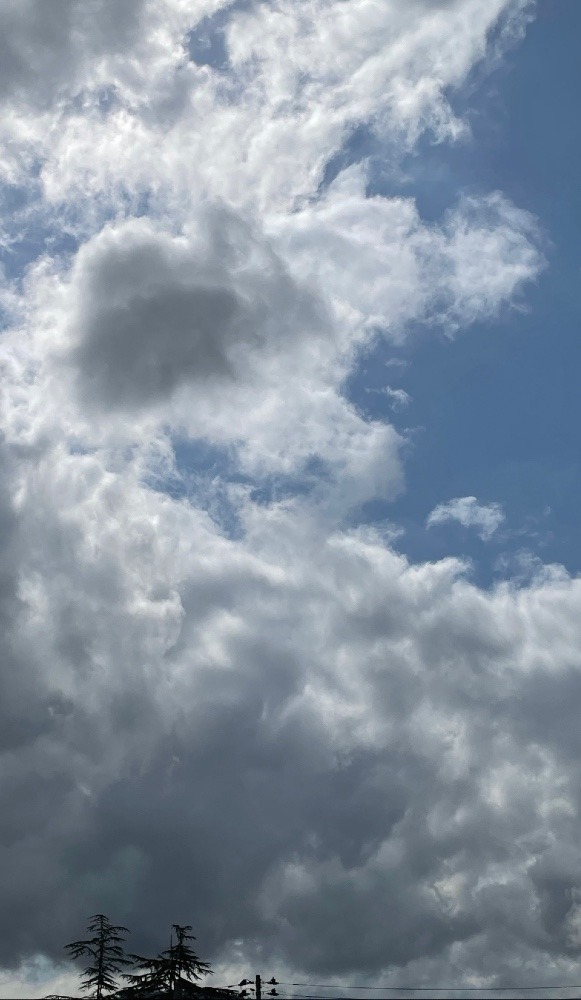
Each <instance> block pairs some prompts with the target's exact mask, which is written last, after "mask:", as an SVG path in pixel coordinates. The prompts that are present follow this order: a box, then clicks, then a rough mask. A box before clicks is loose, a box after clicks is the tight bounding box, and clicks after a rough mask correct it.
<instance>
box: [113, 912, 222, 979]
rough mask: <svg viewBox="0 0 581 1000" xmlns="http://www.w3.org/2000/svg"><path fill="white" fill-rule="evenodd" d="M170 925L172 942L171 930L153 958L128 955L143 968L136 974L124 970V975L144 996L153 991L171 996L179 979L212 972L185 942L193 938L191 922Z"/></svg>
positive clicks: (196, 976) (198, 977) (200, 976)
mask: <svg viewBox="0 0 581 1000" xmlns="http://www.w3.org/2000/svg"><path fill="white" fill-rule="evenodd" d="M172 929H173V932H175V943H174V940H173V933H172V937H171V940H170V946H169V948H166V949H165V950H164V951H162V952H161V953H160V954H159V955H158V956H157V957H156V958H144V957H143V956H141V955H132V956H131V958H132V960H133V962H134V963H135V965H136V966H137V967H138V968H141V969H145V970H146V971H145V972H142V973H140V974H135V973H134V974H128V973H124V978H125V979H128V980H129V982H130V983H132V984H133V986H135V987H137V991H138V992H137V995H139V993H143V995H144V996H145V995H148V994H149V995H151V993H152V992H157V993H159V994H160V995H161V996H167V995H169V996H171V995H172V993H174V991H175V988H176V985H177V984H179V983H180V982H181V983H183V981H184V980H186V981H187V982H191V980H197V979H201V978H202V976H203V975H206V974H209V975H212V970H211V968H210V966H209V964H208V963H207V962H202V961H201V960H200V959H199V958H198V956H197V955H196V953H195V951H194V950H193V948H192V947H191V945H190V944H189V943H188V942H189V941H195V940H196V939H195V937H194V935H193V934H190V933H189V931H191V929H192V928H191V926H190V925H189V924H184V925H181V924H172Z"/></svg>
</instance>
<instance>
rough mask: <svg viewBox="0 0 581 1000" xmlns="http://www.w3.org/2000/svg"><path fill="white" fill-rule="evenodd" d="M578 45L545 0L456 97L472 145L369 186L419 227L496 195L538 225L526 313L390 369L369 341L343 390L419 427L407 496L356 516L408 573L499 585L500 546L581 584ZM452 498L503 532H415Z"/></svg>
mask: <svg viewBox="0 0 581 1000" xmlns="http://www.w3.org/2000/svg"><path fill="white" fill-rule="evenodd" d="M580 33H581V3H579V2H578V0H545V3H543V4H540V5H539V8H538V17H537V20H536V21H534V22H532V23H531V24H530V25H529V27H528V30H527V36H526V39H525V40H524V42H523V43H522V44H521V45H520V46H519V47H518V48H515V49H514V50H513V51H512V52H510V53H509V55H508V57H506V59H505V66H504V68H502V69H501V68H499V69H498V70H497V71H495V75H494V76H493V77H484V78H483V80H482V81H481V86H480V89H478V88H476V89H475V88H474V87H471V91H470V94H469V97H466V96H464V97H463V98H460V97H458V98H457V108H458V110H459V111H460V112H463V111H464V110H465V109H464V107H463V106H461V104H463V103H464V102H467V103H469V105H470V107H471V108H472V112H471V115H470V119H471V128H472V133H473V135H472V138H471V140H470V141H468V142H460V143H456V144H449V143H444V144H436V143H434V142H433V141H432V140H431V139H430V137H429V136H427V137H425V139H424V140H423V141H422V142H421V143H420V145H419V147H418V150H417V151H416V153H414V155H413V156H410V157H409V158H407V160H406V161H405V162H404V164H403V168H404V170H403V178H400V179H399V180H398V179H397V178H394V177H390V178H389V179H388V183H387V186H386V187H384V188H381V171H380V170H379V168H378V169H377V170H375V172H374V173H373V174H372V179H373V183H374V184H375V185H376V190H381V191H382V193H384V194H393V193H394V189H395V187H399V191H400V192H401V193H405V194H408V195H410V196H413V197H414V198H415V200H416V203H417V205H418V209H419V211H420V214H421V215H422V217H423V218H424V220H426V221H428V222H429V221H434V220H439V219H441V218H442V216H443V214H444V213H445V212H446V210H447V209H449V208H450V207H451V206H453V205H454V204H455V203H456V201H457V200H458V196H459V195H460V194H461V193H462V192H466V191H468V192H471V193H477V192H483V193H486V192H490V191H494V190H500V191H502V192H503V193H504V194H505V195H506V196H507V197H509V198H510V199H512V200H513V201H514V203H515V204H516V205H517V206H518V207H521V208H524V209H527V210H528V211H530V212H531V213H533V215H535V216H536V217H537V218H538V219H539V222H540V225H541V227H542V228H543V230H544V232H545V233H546V234H547V235H548V238H549V240H550V242H551V248H550V250H549V266H548V267H547V269H546V270H545V271H544V272H543V273H542V274H541V275H540V277H539V278H538V280H537V281H536V283H534V284H532V285H530V286H528V288H527V289H526V292H525V301H526V310H524V311H515V310H510V309H505V310H503V311H502V313H501V315H500V316H499V317H497V319H495V320H494V321H490V322H486V323H480V324H475V325H473V326H472V327H471V328H470V329H468V330H464V331H461V332H460V333H459V334H458V336H457V338H456V339H455V340H454V341H453V342H450V341H449V340H447V339H446V338H445V337H444V336H443V335H442V336H438V335H437V333H436V335H434V331H431V333H430V335H429V336H428V335H423V334H422V333H421V332H420V333H419V334H418V335H417V336H415V335H414V336H412V337H411V338H410V341H409V347H407V348H402V349H401V350H400V351H399V352H396V356H395V359H396V360H397V359H398V358H399V360H401V361H403V362H405V363H406V364H405V366H404V365H402V366H401V367H392V368H387V367H386V362H389V361H390V360H394V352H393V350H392V349H389V348H388V347H387V345H385V343H383V344H382V343H381V342H379V343H378V344H377V346H376V348H375V350H374V352H373V354H372V355H371V356H367V357H365V358H362V359H361V364H360V367H359V369H358V370H357V371H355V372H354V373H353V375H352V377H351V378H350V380H349V382H348V384H347V387H346V392H347V394H348V396H349V398H350V399H352V401H353V402H354V403H355V404H356V405H357V406H359V407H360V408H361V409H363V410H364V411H365V412H367V413H368V414H369V415H370V416H373V417H375V418H378V417H379V418H381V417H384V418H386V419H389V420H390V421H392V422H393V423H394V424H395V425H396V427H398V429H402V430H404V429H405V428H415V431H414V432H413V433H412V434H411V436H410V442H411V445H410V448H409V451H408V454H407V458H406V474H407V490H406V493H405V495H403V496H402V497H401V498H399V499H398V500H397V501H395V502H394V503H390V504H389V505H386V504H382V503H374V504H368V505H367V507H366V508H363V509H362V510H361V511H359V513H358V518H359V519H360V520H369V521H372V520H374V519H383V518H385V517H389V519H390V520H392V521H395V522H397V523H398V524H401V525H402V527H403V528H405V533H404V534H403V535H402V536H401V538H400V539H398V543H397V544H398V547H399V548H400V549H402V551H405V552H406V554H407V555H409V557H410V558H413V559H414V560H415V559H424V558H428V559H431V558H437V557H439V556H440V555H444V554H446V553H447V552H449V553H452V554H457V555H467V556H468V557H471V558H474V559H475V560H477V562H478V564H479V569H478V573H479V575H480V577H481V578H482V581H483V580H484V579H489V580H492V579H493V578H494V576H495V574H496V573H498V572H499V569H498V554H499V553H498V545H499V544H502V546H503V547H504V549H505V551H506V553H507V560H506V561H507V565H508V564H509V563H510V560H511V558H512V556H513V555H514V554H515V553H517V552H518V551H519V550H521V549H523V548H528V549H530V550H532V551H533V552H534V553H535V554H536V555H538V556H540V557H541V558H542V559H543V560H544V561H546V562H559V563H562V564H563V565H565V567H566V568H567V569H568V570H569V571H570V572H573V573H577V572H579V571H581V535H580V533H579V530H578V510H579V500H580V497H581V466H580V453H579V441H578V437H579V432H578V428H579V426H581V393H579V388H578V387H579V372H580V371H581V338H580V337H579V330H580V326H581V324H580V320H581V301H580V294H579V271H580V265H581V260H580V257H581V246H580V242H581V238H580V229H579V219H580V218H581V193H580V187H579V179H578V163H579V158H580V155H581V126H580V122H579V116H578V109H577V103H578V94H579V91H580V89H581V63H580V62H579V58H578V38H579V35H580ZM356 153H357V150H356V149H352V150H351V151H350V154H349V155H351V156H355V155H356ZM387 384H389V385H390V386H392V387H393V388H402V389H404V390H405V391H406V392H407V393H408V394H409V396H410V397H411V399H410V403H409V405H408V406H406V408H405V409H403V410H402V411H401V412H400V413H396V412H394V410H393V409H392V408H391V407H390V406H389V399H388V398H387V397H385V396H383V395H382V394H381V393H380V392H375V393H369V391H368V390H369V388H370V387H371V388H376V389H381V387H382V386H383V385H387ZM458 496H476V497H477V498H478V499H479V501H481V502H491V501H497V502H499V503H501V504H502V505H503V506H504V508H505V510H506V513H507V524H506V531H504V532H503V533H502V534H500V535H499V536H498V538H493V539H491V541H489V542H486V543H485V542H482V541H481V540H480V539H478V537H477V535H476V533H475V532H474V531H473V530H469V529H461V528H460V526H458V525H455V524H446V525H441V526H439V527H438V529H437V530H436V529H435V528H431V529H429V530H426V528H425V520H426V518H427V516H428V514H429V512H430V511H431V510H432V509H433V508H434V507H435V506H436V505H437V504H439V503H444V502H446V501H448V500H449V499H451V498H452V497H458ZM495 566H496V569H495Z"/></svg>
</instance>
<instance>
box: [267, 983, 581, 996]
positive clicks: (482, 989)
mask: <svg viewBox="0 0 581 1000" xmlns="http://www.w3.org/2000/svg"><path fill="white" fill-rule="evenodd" d="M280 985H281V986H302V987H305V988H308V989H313V990H379V991H380V992H384V993H386V992H388V991H393V990H399V991H400V992H406V993H413V992H417V993H429V992H434V991H435V992H436V993H441V992H444V991H449V992H456V993H458V992H462V993H486V992H488V993H489V992H491V991H496V992H499V991H502V992H504V993H517V992H523V991H524V992H526V993H531V992H535V991H539V990H581V986H578V985H575V984H573V985H572V986H568V985H562V986H357V985H356V984H353V983H349V984H348V985H347V986H342V985H341V984H340V983H330V984H326V983H283V982H281V984H280ZM281 996H282V994H281ZM294 996H295V997H296V1000H304V998H303V995H302V994H298V993H295V994H294ZM304 996H308V997H309V1000H332V998H331V997H328V996H327V997H324V998H323V997H316V996H313V994H305V995H304Z"/></svg>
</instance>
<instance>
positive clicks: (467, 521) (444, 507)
mask: <svg viewBox="0 0 581 1000" xmlns="http://www.w3.org/2000/svg"><path fill="white" fill-rule="evenodd" d="M446 521H458V522H459V523H460V524H461V525H463V527H465V528H476V530H477V531H478V534H479V535H480V537H481V538H482V540H483V541H488V539H489V538H491V537H492V535H493V534H494V532H495V531H496V530H497V529H498V528H499V527H500V525H501V524H502V522H503V521H504V512H503V510H502V507H501V505H500V504H499V503H489V504H483V503H478V500H477V499H476V497H454V499H453V500H449V501H448V502H447V503H440V504H438V506H437V507H434V510H433V511H432V512H431V513H430V515H429V516H428V519H427V521H426V525H427V527H428V528H431V527H433V526H434V525H435V524H445V523H446Z"/></svg>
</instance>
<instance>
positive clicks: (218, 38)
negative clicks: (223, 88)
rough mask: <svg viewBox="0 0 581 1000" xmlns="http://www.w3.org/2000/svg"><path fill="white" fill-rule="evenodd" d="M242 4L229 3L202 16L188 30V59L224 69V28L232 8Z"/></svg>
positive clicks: (202, 64) (226, 54)
mask: <svg viewBox="0 0 581 1000" xmlns="http://www.w3.org/2000/svg"><path fill="white" fill-rule="evenodd" d="M241 6H243V5H242V4H240V3H237V4H229V5H228V6H227V7H223V8H222V9H221V10H217V11H216V13H215V14H209V15H208V16H207V17H204V18H202V20H201V21H199V23H198V24H197V25H196V27H195V28H194V29H193V30H192V31H190V32H189V34H188V37H187V48H188V52H189V56H190V59H191V60H192V62H195V63H196V64H197V65H198V66H210V67H211V68H212V69H216V70H225V69H226V68H227V66H228V51H227V48H226V38H225V34H224V29H225V27H226V25H227V24H228V21H229V20H230V18H231V16H232V12H233V10H234V9H239V8H240V7H241Z"/></svg>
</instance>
